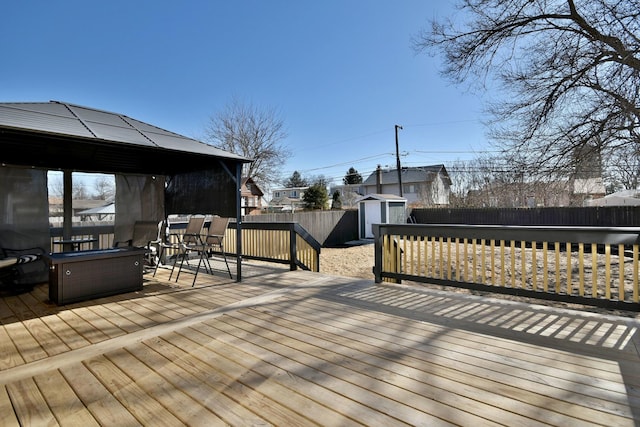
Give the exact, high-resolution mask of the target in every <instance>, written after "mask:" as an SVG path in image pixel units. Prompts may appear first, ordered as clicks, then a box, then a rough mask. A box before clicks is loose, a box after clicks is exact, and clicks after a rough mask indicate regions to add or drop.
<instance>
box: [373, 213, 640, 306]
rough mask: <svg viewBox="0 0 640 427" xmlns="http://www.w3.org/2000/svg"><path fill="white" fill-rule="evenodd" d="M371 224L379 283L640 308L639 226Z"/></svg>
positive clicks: (375, 271)
mask: <svg viewBox="0 0 640 427" xmlns="http://www.w3.org/2000/svg"><path fill="white" fill-rule="evenodd" d="M373 227H374V236H375V238H374V245H375V266H374V274H375V280H376V282H377V283H380V282H382V281H396V282H399V281H401V280H408V281H414V282H423V283H432V284H438V285H447V286H457V287H464V288H469V289H475V290H482V291H490V292H500V293H508V294H515V295H523V296H528V297H535V298H542V299H552V300H560V301H565V302H573V303H580V304H589V305H596V306H605V307H618V308H624V309H627V310H635V311H640V285H639V279H638V276H639V274H638V271H639V243H640V228H638V227H533V226H527V227H519V226H492V225H451V224H444V225H438V224H434V225H418V224H378V225H374V226H373Z"/></svg>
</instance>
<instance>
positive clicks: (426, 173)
mask: <svg viewBox="0 0 640 427" xmlns="http://www.w3.org/2000/svg"><path fill="white" fill-rule="evenodd" d="M381 172H382V173H381V174H380V175H381V177H380V178H381V181H380V183H381V184H382V185H389V184H397V183H398V169H381ZM438 173H440V174H442V175H443V177H444V178H445V179H447V180H449V174H448V173H447V170H446V169H445V167H444V165H430V166H417V167H405V168H402V183H403V184H408V183H412V182H428V181H433V178H434V177H435V176H436V175H437V174H438ZM376 174H377V171H373V173H371V175H369V177H368V178H367V179H366V180H365V181H364V182H363V183H362V185H363V186H373V185H376V179H377V178H376Z"/></svg>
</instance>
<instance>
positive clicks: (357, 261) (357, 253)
mask: <svg viewBox="0 0 640 427" xmlns="http://www.w3.org/2000/svg"><path fill="white" fill-rule="evenodd" d="M374 263H375V261H374V252H373V245H372V244H365V245H360V246H350V247H346V248H322V250H321V251H320V272H321V273H325V274H331V275H335V276H344V277H354V278H359V279H371V280H373V279H374V276H373V265H374ZM403 283H405V282H403ZM416 285H418V286H424V287H427V288H432V289H439V290H447V291H450V292H460V293H467V294H474V295H485V296H488V297H492V298H502V299H508V300H511V301H523V302H530V303H532V304H539V305H546V306H552V307H561V308H569V309H575V310H581V311H589V312H597V313H603V314H611V315H616V316H623V317H631V318H637V319H640V313H639V312H635V311H625V310H609V309H604V308H599V307H593V306H584V305H581V304H568V303H563V302H554V301H546V300H539V299H532V298H525V297H518V296H513V295H504V294H497V293H490V292H481V291H471V290H467V289H462V288H456V287H452V286H440V285H428V284H424V283H416Z"/></svg>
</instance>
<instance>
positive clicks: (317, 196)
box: [302, 184, 329, 209]
mask: <svg viewBox="0 0 640 427" xmlns="http://www.w3.org/2000/svg"><path fill="white" fill-rule="evenodd" d="M302 200H303V201H304V202H305V204H306V205H307V208H308V209H324V208H325V207H326V206H327V202H328V201H329V194H328V193H327V187H325V186H324V185H322V184H313V185H312V186H311V187H309V188H308V189H307V190H306V191H305V192H304V195H303V196H302Z"/></svg>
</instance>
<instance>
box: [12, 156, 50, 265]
mask: <svg viewBox="0 0 640 427" xmlns="http://www.w3.org/2000/svg"><path fill="white" fill-rule="evenodd" d="M0 246H2V247H4V248H10V249H28V248H35V247H38V248H42V249H43V250H44V251H45V252H50V251H51V238H50V230H49V200H48V189H47V171H46V170H43V169H31V168H20V167H11V166H0Z"/></svg>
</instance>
